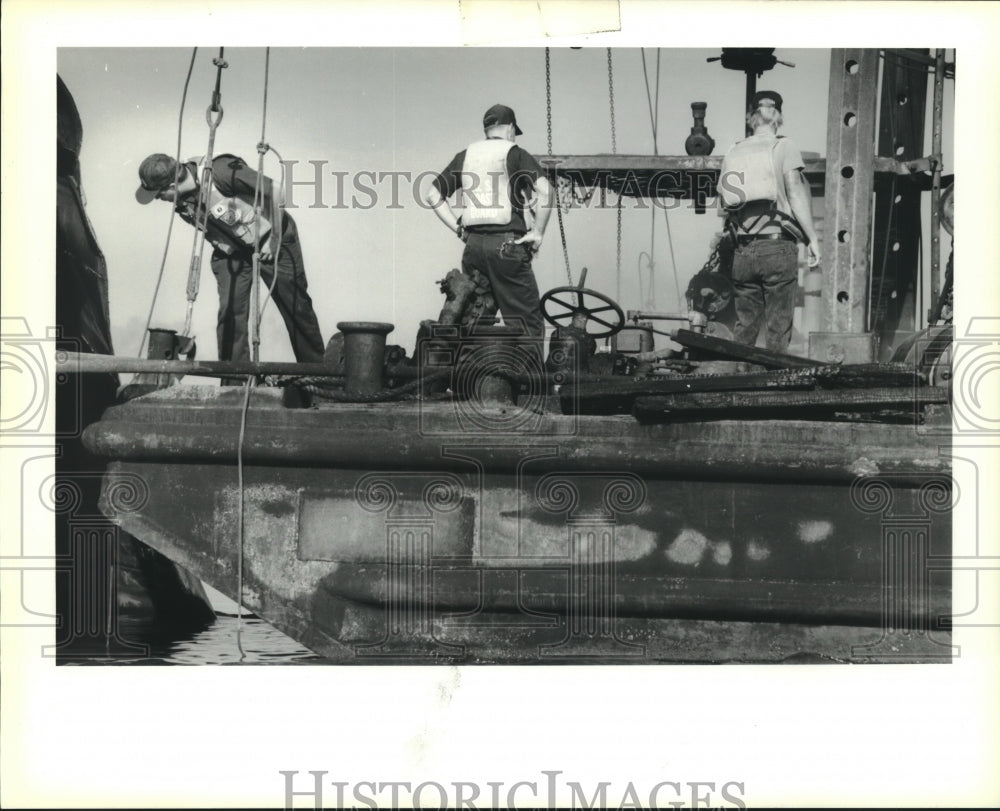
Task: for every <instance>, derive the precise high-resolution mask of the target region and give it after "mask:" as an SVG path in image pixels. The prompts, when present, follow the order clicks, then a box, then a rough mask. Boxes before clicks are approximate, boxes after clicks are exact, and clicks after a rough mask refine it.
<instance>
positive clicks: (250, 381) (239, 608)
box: [236, 375, 257, 662]
mask: <svg viewBox="0 0 1000 811" xmlns="http://www.w3.org/2000/svg"><path fill="white" fill-rule="evenodd" d="M256 384H257V378H256V377H254V376H253V375H251V376H250V377H248V378H247V382H246V385H245V387H244V395H243V408H242V409H241V411H240V435H239V439H238V440H237V443H236V481H237V490H238V491H239V506H238V510H239V513H238V515H237V516H236V527H237V529H236V536H237V539H238V543H237V546H236V647H237V648H238V649H239V652H240V661H241V662H242V661H243V660H244V659H246V656H247V655H246V651H244V650H243V641H242V634H243V529H244V528H243V510H244V501H245V496H244V485H243V442H244V440H245V439H246V432H247V412H248V411H249V410H250V389H252V388H253V387H254V386H255V385H256Z"/></svg>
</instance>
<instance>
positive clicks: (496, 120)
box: [483, 104, 521, 135]
mask: <svg viewBox="0 0 1000 811" xmlns="http://www.w3.org/2000/svg"><path fill="white" fill-rule="evenodd" d="M500 124H513V125H514V134H515V135H521V128H520V127H519V126H517V118H516V117H515V116H514V111H513V110H512V109H510V107H506V106H504V105H503V104H494V105H493V106H492V107H490V109H488V110H487V111H486V112H485V113H484V114H483V129H484V130H488V129H489V128H490V127H496V126H498V125H500Z"/></svg>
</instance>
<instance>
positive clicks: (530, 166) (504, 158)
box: [424, 104, 552, 339]
mask: <svg viewBox="0 0 1000 811" xmlns="http://www.w3.org/2000/svg"><path fill="white" fill-rule="evenodd" d="M483 131H484V135H485V137H484V138H483V139H482V140H481V141H475V142H474V143H472V144H470V145H469V146H468V147H466V148H465V149H463V150H462V151H461V152H459V153H458V154H457V155H455V157H454V158H452V161H451V163H449V164H448V166H447V167H445V169H444V171H443V172H441V174H439V175H438V176H437V177H435V178H434V181H433V184H432V185H431V186H430V188H429V189H428V191H427V193H426V195H425V198H424V199H425V201H426V202H427V204H428V205H429V206H431V207H432V208H433V209H434V213H435V214H437V216H438V219H440V220H441V222H443V223H444V224H445V225H446V226H448V228H449V229H451V230H452V231H454V232H455V234H457V235H458V237H459V239H461V240H462V241H463V242H465V251H464V252H463V254H462V270H463V271H464V272H465V273H467V274H468V275H470V276H472V277H473V279H474V280H476V281H477V282H482V281H485V282H486V285H485V286H487V287H488V288H489V290H490V291H491V292H492V295H493V299H494V301H495V303H496V306H495V307H494V308H493V310H492V312H485V313H484V315H485V316H493V315H494V314H495V313H496V311H497V309H499V311H500V313H501V314H502V315H503V319H504V323H505V324H510V325H521V326H523V329H524V331H525V334H526V335H528V336H533V337H536V338H538V339H541V338H542V337H543V336H544V334H545V327H544V324H543V321H542V312H541V307H540V304H539V296H538V285H537V283H536V282H535V275H534V273H533V272H532V269H531V259H532V256H534V254H535V253H536V252H537V251H538V249H539V248H540V247H541V244H542V236H543V235H544V233H545V226H546V224H547V223H548V220H549V215H550V214H551V208H550V204H551V199H552V187H551V184H550V183H549V182H548V180H547V178H546V177H545V175H544V174H543V172H542V168H541V166H539V165H538V161H536V160H535V158H534V157H532V155H531V154H530V153H528V152H526V151H525V150H523V149H521V147H519V146H517V144H515V143H514V139H515V137H516V136H518V135H520V134H521V129H520V127H518V126H517V119H516V118H515V116H514V111H513V110H512V109H510V107H505V106H504V105H502V104H495V105H494V106H493V107H490V109H489V110H487V111H486V114H485V115H484V116H483ZM453 196H454V198H455V207H454V208H453V207H452V203H451V202H449V200H450V199H451V198H452V197H453ZM458 207H461V209H462V210H461V211H460V212H459V213H456V208H458ZM533 208H534V211H533V210H532V209H533Z"/></svg>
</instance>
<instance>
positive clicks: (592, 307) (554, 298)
mask: <svg viewBox="0 0 1000 811" xmlns="http://www.w3.org/2000/svg"><path fill="white" fill-rule="evenodd" d="M541 305H542V315H543V316H544V317H545V320H546V321H548V322H549V323H550V324H553V325H555V326H557V327H567V326H572V327H575V328H577V329H581V330H586V331H587V334H588V335H589V336H590V337H591V338H607V337H608V336H611V335H614V334H616V333H618V332H620V331H621V329H622V327H624V326H625V314H624V313H623V312H622V308H621V307H619V306H618V305H617V304H615V302H614V301H612V300H611V299H610V298H608V297H607V296H605V295H604V294H603V293H598V292H597V291H596V290H590V289H588V288H586V287H553V288H552V289H551V290H549V291H548V292H547V293H546V294H545V295H544V296H542V299H541Z"/></svg>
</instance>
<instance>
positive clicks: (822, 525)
mask: <svg viewBox="0 0 1000 811" xmlns="http://www.w3.org/2000/svg"><path fill="white" fill-rule="evenodd" d="M798 534H799V540H800V541H802V542H803V543H819V542H820V541H825V540H826V539H827V538H829V537H830V536H831V535H832V534H833V524H831V523H830V522H829V521H799V527H798Z"/></svg>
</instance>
